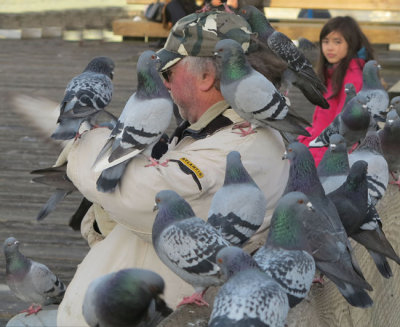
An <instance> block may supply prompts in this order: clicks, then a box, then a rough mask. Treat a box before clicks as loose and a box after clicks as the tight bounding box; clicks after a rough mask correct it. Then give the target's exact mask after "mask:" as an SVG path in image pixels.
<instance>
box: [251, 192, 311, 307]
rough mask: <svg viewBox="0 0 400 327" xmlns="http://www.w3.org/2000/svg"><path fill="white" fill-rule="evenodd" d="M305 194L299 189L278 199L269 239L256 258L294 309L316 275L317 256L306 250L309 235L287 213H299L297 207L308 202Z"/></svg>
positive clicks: (256, 254)
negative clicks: (314, 257)
mask: <svg viewBox="0 0 400 327" xmlns="http://www.w3.org/2000/svg"><path fill="white" fill-rule="evenodd" d="M299 195H301V196H300V197H299ZM304 197H305V196H304V194H301V193H300V192H290V193H288V194H286V195H284V196H283V197H282V198H281V199H280V200H279V201H278V204H277V206H276V208H275V210H274V213H273V215H272V219H271V225H270V228H269V232H268V237H267V241H266V242H265V244H264V246H263V247H261V248H260V249H259V250H258V251H257V252H256V253H255V254H254V257H253V258H254V260H255V261H256V262H257V263H258V265H259V266H260V267H261V269H262V270H263V271H265V272H266V273H267V274H268V275H269V276H271V277H272V278H273V279H274V280H275V281H276V282H277V283H278V284H279V285H280V286H281V287H282V288H283V289H284V290H285V292H286V293H287V296H288V299H289V306H290V307H291V308H293V307H294V306H295V305H296V304H298V303H299V302H300V301H301V300H303V299H304V298H305V297H306V296H307V294H308V291H309V290H310V287H311V284H312V282H313V278H314V274H315V262H314V259H313V257H312V256H311V254H310V253H308V252H307V251H306V250H305V249H306V247H305V243H306V242H307V241H306V239H305V238H306V235H307V234H306V232H305V231H304V229H303V227H302V226H301V224H297V223H293V221H292V217H291V215H289V214H288V213H289V212H290V213H293V212H296V211H297V210H298V209H297V207H298V206H304V205H307V203H305V202H304V199H303V198H304ZM309 210H311V208H310V209H309ZM282 227H285V228H282Z"/></svg>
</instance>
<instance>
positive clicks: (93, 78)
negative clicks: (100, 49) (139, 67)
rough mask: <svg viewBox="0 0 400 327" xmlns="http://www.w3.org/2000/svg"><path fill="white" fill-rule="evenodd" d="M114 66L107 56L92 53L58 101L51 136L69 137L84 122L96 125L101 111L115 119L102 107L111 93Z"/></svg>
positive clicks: (107, 102) (76, 132) (76, 133)
mask: <svg viewBox="0 0 400 327" xmlns="http://www.w3.org/2000/svg"><path fill="white" fill-rule="evenodd" d="M114 67H115V65H114V62H113V61H112V60H111V59H110V58H108V57H95V58H93V59H92V60H91V61H90V62H89V64H88V65H87V66H86V68H85V70H84V71H83V73H81V74H80V75H78V76H75V77H74V78H73V79H72V80H71V81H70V82H69V84H68V85H67V88H66V90H65V94H64V99H63V100H62V101H61V104H60V115H59V117H58V120H57V123H58V126H57V129H56V131H55V132H54V133H53V134H52V135H51V137H52V138H54V139H56V140H69V139H72V138H74V137H76V136H77V135H79V134H78V133H79V129H80V127H81V124H82V123H84V122H87V123H88V124H89V127H93V126H95V125H97V123H96V116H98V115H99V114H100V113H102V112H103V113H105V114H107V115H108V116H109V117H110V119H111V120H115V117H114V116H113V115H112V114H110V113H108V112H107V111H105V110H104V109H105V107H107V105H108V104H109V103H110V101H111V97H112V92H113V86H112V81H111V80H112V78H113V74H114Z"/></svg>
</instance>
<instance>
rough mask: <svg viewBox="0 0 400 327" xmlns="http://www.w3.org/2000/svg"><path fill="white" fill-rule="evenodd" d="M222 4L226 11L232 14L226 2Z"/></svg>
mask: <svg viewBox="0 0 400 327" xmlns="http://www.w3.org/2000/svg"><path fill="white" fill-rule="evenodd" d="M223 5H224V9H225V11H226V12H227V13H230V14H234V12H233V11H232V10H231V8H229V6H228V5H227V4H226V3H224V4H223Z"/></svg>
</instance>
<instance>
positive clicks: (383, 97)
mask: <svg viewBox="0 0 400 327" xmlns="http://www.w3.org/2000/svg"><path fill="white" fill-rule="evenodd" d="M380 69H381V66H380V65H379V64H378V62H377V61H376V60H369V61H367V63H366V64H365V65H364V68H363V86H362V88H361V90H360V91H359V92H358V93H357V95H360V96H364V97H365V98H366V99H367V101H366V105H367V107H368V111H369V112H370V114H371V117H372V118H373V119H375V120H376V121H385V115H386V110H387V108H388V106H389V95H388V93H387V92H386V90H385V88H384V87H383V85H382V83H381V80H380V78H379V70H380Z"/></svg>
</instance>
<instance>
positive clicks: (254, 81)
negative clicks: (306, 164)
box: [214, 39, 310, 136]
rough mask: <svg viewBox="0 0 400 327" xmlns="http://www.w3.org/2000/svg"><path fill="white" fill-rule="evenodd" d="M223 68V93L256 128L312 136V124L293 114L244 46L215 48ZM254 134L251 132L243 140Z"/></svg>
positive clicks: (219, 45)
mask: <svg viewBox="0 0 400 327" xmlns="http://www.w3.org/2000/svg"><path fill="white" fill-rule="evenodd" d="M214 51H215V52H214V54H215V56H216V58H217V61H218V62H219V63H220V64H221V92H222V95H223V96H224V98H225V100H226V101H227V102H228V103H229V105H230V106H231V107H232V108H233V109H234V110H235V111H236V112H237V114H238V115H239V116H240V117H242V118H243V119H244V120H246V121H248V122H249V123H251V124H252V125H253V126H254V127H257V126H262V127H265V126H269V127H272V128H275V129H277V130H278V131H281V132H288V133H291V134H301V135H306V136H309V135H310V134H309V133H308V132H307V131H306V130H305V129H304V126H307V125H308V122H307V121H306V120H305V119H304V118H301V117H300V116H297V115H296V114H293V113H292V110H291V109H290V108H289V106H288V105H287V103H286V100H285V98H284V97H283V96H282V95H281V94H280V93H279V91H278V90H277V89H276V88H275V86H274V85H273V84H272V83H271V82H270V81H269V80H268V79H267V78H266V77H265V76H264V75H262V74H261V73H259V72H258V71H256V70H255V69H253V68H252V67H251V65H250V64H249V62H248V61H247V59H246V56H245V54H244V52H243V49H242V47H241V46H240V44H239V43H238V42H236V41H234V40H231V39H223V40H220V41H218V43H217V44H216V45H215V48H214ZM252 132H253V129H252V128H250V130H249V131H247V133H244V134H242V135H243V136H245V135H247V134H250V133H252Z"/></svg>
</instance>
